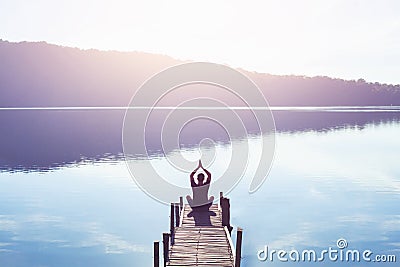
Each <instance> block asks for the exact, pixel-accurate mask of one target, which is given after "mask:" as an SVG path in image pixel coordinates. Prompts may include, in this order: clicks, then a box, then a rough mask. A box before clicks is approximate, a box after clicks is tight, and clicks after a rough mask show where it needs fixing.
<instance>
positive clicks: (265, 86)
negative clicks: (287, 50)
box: [0, 40, 400, 107]
mask: <svg viewBox="0 0 400 267" xmlns="http://www.w3.org/2000/svg"><path fill="white" fill-rule="evenodd" d="M182 62H183V61H179V60H176V59H173V58H171V57H168V56H164V55H155V54H150V53H143V52H117V51H99V50H94V49H90V50H81V49H78V48H70V47H62V46H57V45H52V44H47V43H45V42H20V43H13V42H8V41H3V40H0V107H32V106H35V107H45V106H56V107H57V106H126V105H128V103H129V100H130V98H131V97H132V95H133V93H134V92H135V90H136V89H137V88H139V86H140V85H141V84H142V83H143V82H144V81H145V80H146V79H148V78H149V77H151V76H152V75H154V74H155V73H157V72H159V71H160V70H162V69H165V68H167V67H169V66H173V65H176V64H179V63H182ZM240 71H242V72H243V73H245V74H246V75H248V76H249V77H250V78H251V79H252V80H253V81H254V82H255V83H256V84H257V85H258V86H259V87H260V89H261V90H262V92H263V93H264V95H265V97H266V99H267V100H268V102H269V104H270V105H272V106H342V105H344V106H363V105H369V106H373V105H396V106H397V105H400V85H388V84H380V83H367V82H365V81H364V80H363V79H359V80H358V81H354V80H350V81H349V80H342V79H332V78H329V77H305V76H292V75H290V76H280V75H271V74H263V73H256V72H248V71H244V70H240Z"/></svg>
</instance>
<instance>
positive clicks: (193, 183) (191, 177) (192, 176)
mask: <svg viewBox="0 0 400 267" xmlns="http://www.w3.org/2000/svg"><path fill="white" fill-rule="evenodd" d="M200 167H201V161H199V165H198V166H197V168H196V169H194V170H193V171H192V173H191V174H190V185H191V186H192V187H195V186H197V184H196V182H195V181H194V175H195V174H196V172H197V170H198V169H200Z"/></svg>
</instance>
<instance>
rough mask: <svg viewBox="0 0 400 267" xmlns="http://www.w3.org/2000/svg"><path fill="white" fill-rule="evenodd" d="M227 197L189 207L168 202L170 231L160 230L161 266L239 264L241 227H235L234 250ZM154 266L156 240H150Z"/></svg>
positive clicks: (234, 266) (231, 266) (228, 266)
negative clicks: (207, 206) (207, 207)
mask: <svg viewBox="0 0 400 267" xmlns="http://www.w3.org/2000/svg"><path fill="white" fill-rule="evenodd" d="M229 206H230V204H229V199H227V198H224V197H223V195H222V193H221V195H220V202H219V204H213V205H211V206H210V208H209V209H202V210H197V209H196V210H192V208H191V207H190V206H189V205H184V204H183V199H182V198H180V202H179V203H171V215H170V232H169V233H164V234H163V258H164V261H163V262H164V266H204V267H205V266H220V267H240V258H241V256H240V254H241V242H242V230H241V229H240V228H238V231H237V240H236V241H237V242H236V251H235V249H234V247H233V243H232V239H231V231H232V227H231V226H230V218H229V217H230V214H229V213H230V211H229ZM154 266H155V267H158V266H159V242H158V241H156V242H154Z"/></svg>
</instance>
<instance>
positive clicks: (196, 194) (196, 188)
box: [186, 160, 214, 209]
mask: <svg viewBox="0 0 400 267" xmlns="http://www.w3.org/2000/svg"><path fill="white" fill-rule="evenodd" d="M200 168H201V169H203V171H204V172H205V173H206V175H207V178H206V180H205V181H204V178H205V177H204V174H203V173H199V174H198V175H197V183H196V181H195V178H194V175H195V174H196V172H197V171H198V170H199V169H200ZM210 184H211V173H210V172H209V171H208V170H206V169H204V167H203V165H202V164H201V160H199V165H198V166H197V168H196V169H194V170H193V171H192V173H191V174H190V185H191V187H192V192H193V198H191V197H190V196H186V199H187V201H188V203H189V205H190V207H192V209H193V208H197V209H198V208H207V209H208V208H209V207H210V206H211V204H212V202H213V201H214V197H213V196H211V197H210V198H208V189H209V188H210Z"/></svg>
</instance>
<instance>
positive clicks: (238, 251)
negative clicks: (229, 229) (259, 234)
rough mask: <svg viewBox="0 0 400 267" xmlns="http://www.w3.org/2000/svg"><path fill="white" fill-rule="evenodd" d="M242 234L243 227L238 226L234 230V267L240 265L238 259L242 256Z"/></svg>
mask: <svg viewBox="0 0 400 267" xmlns="http://www.w3.org/2000/svg"><path fill="white" fill-rule="evenodd" d="M242 235H243V229H242V228H239V227H238V229H237V232H236V256H235V259H236V260H235V267H240V260H241V258H242Z"/></svg>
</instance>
